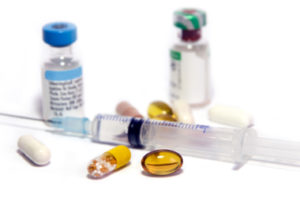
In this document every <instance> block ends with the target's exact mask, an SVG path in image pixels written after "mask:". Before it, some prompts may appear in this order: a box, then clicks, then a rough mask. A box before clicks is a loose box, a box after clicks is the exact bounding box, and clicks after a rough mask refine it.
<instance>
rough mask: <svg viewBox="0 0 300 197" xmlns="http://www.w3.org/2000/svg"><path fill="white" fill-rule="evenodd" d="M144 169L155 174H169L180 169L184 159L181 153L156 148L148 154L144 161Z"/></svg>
mask: <svg viewBox="0 0 300 197" xmlns="http://www.w3.org/2000/svg"><path fill="white" fill-rule="evenodd" d="M141 163H142V166H143V168H144V170H145V171H146V172H148V173H150V174H153V175H169V174H172V173H174V172H176V171H178V170H179V169H180V168H181V166H182V164H183V159H182V157H181V155H180V154H179V153H177V152H175V151H171V150H166V149H162V150H155V151H152V152H149V153H148V154H146V155H145V156H144V157H143V159H142V161H141Z"/></svg>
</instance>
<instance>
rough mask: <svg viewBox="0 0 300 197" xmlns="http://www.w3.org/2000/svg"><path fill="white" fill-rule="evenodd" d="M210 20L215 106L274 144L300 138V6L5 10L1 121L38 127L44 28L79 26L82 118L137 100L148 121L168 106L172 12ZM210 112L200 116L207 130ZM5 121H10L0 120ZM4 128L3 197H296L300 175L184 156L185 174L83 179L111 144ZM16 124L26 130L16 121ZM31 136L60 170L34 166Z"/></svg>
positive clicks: (56, 2) (284, 0)
mask: <svg viewBox="0 0 300 197" xmlns="http://www.w3.org/2000/svg"><path fill="white" fill-rule="evenodd" d="M181 7H196V8H202V9H205V10H206V11H207V13H208V29H209V40H210V45H211V66H212V75H213V82H214V98H213V102H212V104H214V103H223V104H228V105H234V106H239V107H242V108H243V109H245V110H247V111H249V112H251V113H252V114H253V115H254V118H255V123H256V125H255V127H256V128H257V130H258V132H259V133H260V134H261V135H262V136H265V137H274V138H280V139H289V140H299V141H300V129H299V128H300V126H299V111H300V105H299V101H300V94H299V84H300V77H299V75H300V69H299V66H300V58H299V51H300V36H299V35H300V26H299V18H300V12H299V4H298V2H297V1H288V0H281V1H274V0H273V1H266V0H252V1H238V0H227V1H216V0H202V1H188V0H182V1H179V0H173V1H169V2H167V1H161V0H160V1H155V0H152V1H138V0H135V1H133V0H126V1H124V0H123V1H122V0H119V1H115V0H111V1H88V0H86V1H74V0H72V1H62V0H51V1H33V0H27V1H21V0H20V1H15V0H10V1H3V0H2V1H1V2H0V24H1V31H0V54H1V55H0V57H1V62H0V67H1V71H0V101H1V102H0V111H1V112H8V113H15V114H22V115H28V116H34V117H40V99H41V95H40V89H41V82H40V66H41V65H40V62H41V57H42V50H41V49H42V48H43V42H42V37H41V28H42V26H43V25H44V24H45V23H47V22H52V21H61V20H63V21H70V22H74V23H75V24H77V26H78V48H79V49H80V55H81V59H82V62H83V68H84V83H85V84H84V85H85V104H86V105H85V111H86V114H87V116H89V117H90V118H92V117H93V116H94V115H95V114H97V113H114V109H115V106H116V104H117V103H118V102H119V101H120V100H128V101H130V102H131V103H132V104H134V105H135V106H136V107H137V108H138V109H139V110H140V112H141V113H143V114H145V115H146V110H147V106H148V104H149V103H150V102H151V101H154V100H164V101H168V68H169V59H168V54H169V51H168V48H169V47H170V46H171V44H172V42H173V41H174V39H173V37H174V36H173V33H174V31H173V29H174V28H173V26H172V12H173V11H174V10H176V9H178V8H181ZM206 110H207V109H206V108H205V109H199V110H195V111H194V115H195V119H196V120H197V122H198V123H203V124H210V122H209V121H208V120H207V117H206V112H207V111H206ZM1 120H2V119H1ZM3 123H4V122H3V121H1V124H0V156H1V160H0V196H1V197H2V196H3V197H4V196H21V195H22V196H104V195H107V196H108V195H109V196H129V195H131V196H162V195H165V196H183V195H186V196H187V195H188V196H263V195H264V196H299V193H300V192H299V189H298V188H299V177H300V168H292V167H284V166H270V165H265V164H261V163H255V162H249V163H248V164H247V165H246V166H244V167H243V168H241V169H240V170H238V171H234V170H232V167H233V165H232V164H229V163H222V162H217V161H210V160H204V159H199V158H192V157H184V165H183V170H182V171H181V173H180V174H177V175H175V176H168V177H161V178H160V177H151V176H147V175H146V174H144V173H143V171H142V167H141V165H140V160H141V158H142V156H143V155H144V154H145V153H146V151H143V150H132V160H131V164H130V165H129V166H127V167H126V168H123V169H122V170H120V171H118V172H116V173H113V174H112V175H110V176H108V177H106V178H105V179H101V180H91V179H88V178H87V177H86V165H87V163H88V162H89V160H90V159H92V158H93V157H95V156H97V155H99V154H101V153H102V152H105V151H106V150H108V149H110V148H111V146H108V145H101V144H95V143H91V142H90V141H89V140H87V139H85V140H84V139H80V138H74V137H64V136H60V135H54V134H51V133H47V132H44V131H40V130H34V129H30V128H21V127H12V126H9V125H7V124H3ZM13 123H14V124H19V122H17V121H15V122H13ZM23 134H32V135H34V136H35V137H36V138H38V139H40V140H41V141H43V143H45V144H46V145H48V146H49V147H50V149H51V151H52V160H51V164H50V165H48V166H46V167H34V166H32V165H30V164H29V163H28V162H27V161H26V160H24V158H22V157H21V156H20V155H19V154H18V153H17V152H16V151H17V140H18V137H19V136H21V135H23Z"/></svg>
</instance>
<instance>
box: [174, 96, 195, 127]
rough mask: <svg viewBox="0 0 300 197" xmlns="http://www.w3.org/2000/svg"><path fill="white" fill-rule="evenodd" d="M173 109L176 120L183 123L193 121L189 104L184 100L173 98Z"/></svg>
mask: <svg viewBox="0 0 300 197" xmlns="http://www.w3.org/2000/svg"><path fill="white" fill-rule="evenodd" d="M173 110H174V112H175V114H176V117H177V120H178V121H179V122H183V123H190V124H193V123H194V118H193V113H192V110H191V108H190V106H189V104H188V103H187V102H186V101H184V100H175V101H174V102H173Z"/></svg>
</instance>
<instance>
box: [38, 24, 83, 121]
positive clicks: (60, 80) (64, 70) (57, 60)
mask: <svg viewBox="0 0 300 197" xmlns="http://www.w3.org/2000/svg"><path fill="white" fill-rule="evenodd" d="M76 39H77V28H76V26H75V25H74V24H72V23H66V22H55V23H49V24H46V25H45V26H44V27H43V40H44V42H45V43H46V44H47V45H46V47H45V52H46V53H44V55H45V57H44V58H43V63H42V88H43V98H42V99H43V116H44V119H51V118H56V117H65V116H76V117H82V116H83V98H82V97H83V89H82V68H81V64H80V62H79V60H78V58H77V55H76V54H75V53H74V43H75V41H76Z"/></svg>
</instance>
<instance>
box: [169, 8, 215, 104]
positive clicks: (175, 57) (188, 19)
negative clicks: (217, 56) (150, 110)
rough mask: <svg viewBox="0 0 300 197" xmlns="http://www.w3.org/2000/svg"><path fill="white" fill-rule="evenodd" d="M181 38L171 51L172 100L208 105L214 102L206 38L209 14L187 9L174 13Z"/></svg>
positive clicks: (175, 23)
mask: <svg viewBox="0 0 300 197" xmlns="http://www.w3.org/2000/svg"><path fill="white" fill-rule="evenodd" d="M174 17H175V19H174V25H175V26H176V27H177V28H178V29H179V30H180V32H179V34H178V35H179V39H180V41H179V42H178V43H176V44H175V45H174V46H173V47H172V49H171V51H170V56H171V76H170V97H171V101H174V100H177V99H181V100H185V101H186V102H187V103H188V104H190V105H191V106H195V107H197V106H204V105H206V104H208V103H209V101H210V88H209V87H210V84H209V81H210V79H209V47H208V44H207V43H206V41H205V40H204V39H203V37H202V32H203V31H202V30H203V27H204V26H206V13H205V12H203V11H200V10H195V9H183V10H180V11H176V12H175V13H174Z"/></svg>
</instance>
